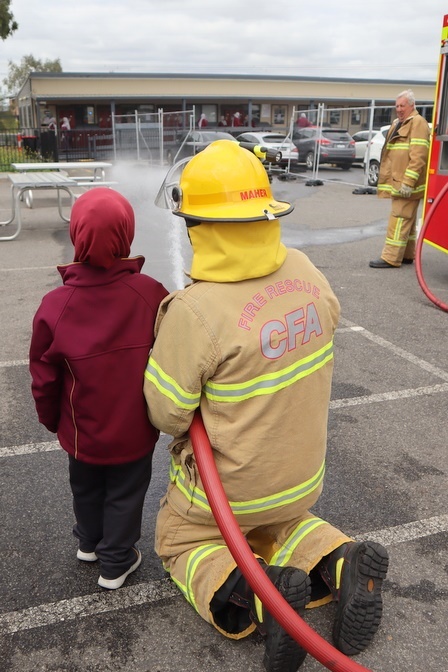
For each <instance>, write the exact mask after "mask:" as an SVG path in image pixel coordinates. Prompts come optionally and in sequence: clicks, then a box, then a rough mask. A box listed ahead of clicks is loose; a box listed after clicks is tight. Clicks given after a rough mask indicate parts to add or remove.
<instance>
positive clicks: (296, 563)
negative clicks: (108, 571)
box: [155, 484, 352, 639]
mask: <svg viewBox="0 0 448 672" xmlns="http://www.w3.org/2000/svg"><path fill="white" fill-rule="evenodd" d="M173 489H176V486H175V485H173V484H172V485H170V488H169V490H168V496H167V497H165V498H164V499H163V500H162V506H161V509H160V511H159V514H158V517H157V526H156V543H155V550H156V552H157V554H158V555H159V557H160V558H161V559H162V562H163V565H164V567H165V569H166V570H167V571H168V572H169V573H170V575H171V578H172V579H173V581H174V582H175V583H176V585H177V586H178V588H179V589H180V590H181V592H182V593H183V595H184V597H185V598H186V599H187V600H188V602H189V603H190V604H191V605H192V606H193V607H194V609H196V611H197V612H198V613H199V614H200V616H202V618H203V619H204V620H206V621H207V622H209V623H211V624H212V625H213V626H214V627H215V628H216V629H217V630H219V631H220V632H221V633H222V634H223V635H225V636H226V637H229V638H231V639H241V638H242V637H246V636H247V635H249V634H250V633H251V632H253V631H254V630H255V625H254V624H253V623H252V622H250V620H249V619H248V618H247V619H246V623H245V625H244V626H243V625H242V626H241V630H240V631H238V632H235V631H233V632H229V631H228V630H226V629H225V626H222V623H223V622H226V619H219V621H220V622H217V620H216V618H215V615H214V613H213V611H212V609H211V603H212V600H213V597H214V595H215V593H216V592H217V591H218V590H219V589H220V588H221V587H222V586H223V585H224V584H225V583H226V581H227V580H228V579H229V577H230V575H231V573H232V572H233V570H234V569H235V568H236V563H235V560H234V559H233V557H232V555H231V553H230V551H229V550H228V548H227V546H226V543H225V541H224V539H223V537H222V536H221V533H220V531H219V528H218V526H217V525H216V523H215V521H214V518H213V514H211V513H210V512H204V511H202V510H200V509H199V507H195V506H191V507H190V508H188V509H186V510H185V509H184V510H182V511H181V510H180V509H179V508H178V507H177V506H173V502H172V501H170V497H169V493H170V491H171V492H172V493H173ZM173 499H174V501H175V500H176V494H174V498H173ZM294 508H296V509H297V510H296V515H294V517H293V519H290V520H281V515H279V511H278V509H277V510H276V511H275V512H269V513H267V512H263V513H261V514H250V515H249V516H244V517H243V516H238V517H237V520H238V523H239V526H240V529H241V531H242V533H243V534H244V536H245V537H246V539H247V541H248V543H249V546H250V547H251V549H252V551H253V553H254V555H255V556H256V557H259V558H262V559H263V560H264V561H265V562H266V563H268V564H271V565H278V566H293V567H298V568H300V569H302V570H304V571H305V572H307V574H309V573H310V572H311V570H312V569H313V567H315V566H316V565H317V564H318V563H319V561H320V560H321V559H322V558H323V557H324V556H325V555H328V554H329V553H331V552H332V551H333V550H334V549H336V548H338V547H339V546H341V545H342V544H344V543H346V542H347V541H352V539H350V538H349V537H347V536H346V535H345V534H344V533H342V532H341V531H340V530H338V529H336V528H335V527H333V526H332V525H330V524H329V523H327V522H325V521H324V520H322V519H321V518H318V517H316V516H314V515H313V514H312V513H310V512H309V511H308V510H306V509H303V508H302V509H299V508H298V507H294ZM291 509H292V507H291V506H288V507H287V512H288V514H289V515H291V513H292V510H291ZM285 513H286V512H285ZM243 518H244V520H242V519H243ZM269 518H272V522H271V521H269V520H268V522H266V519H269ZM274 520H275V521H278V522H274ZM331 599H332V597H331V595H330V594H328V592H327V594H326V596H325V598H324V599H320V600H319V602H315V603H314V604H313V603H311V604H310V605H309V606H319V605H320V604H325V603H327V602H330V601H331ZM229 608H235V607H234V605H229ZM239 620H240V621H241V622H244V620H245V619H239Z"/></svg>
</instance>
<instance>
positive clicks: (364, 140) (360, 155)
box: [352, 128, 378, 163]
mask: <svg viewBox="0 0 448 672" xmlns="http://www.w3.org/2000/svg"><path fill="white" fill-rule="evenodd" d="M377 131H378V129H377V128H374V129H372V130H371V131H369V130H364V131H356V133H353V135H352V138H353V140H354V141H355V157H356V158H355V163H363V162H364V156H365V153H366V149H367V145H368V144H369V142H370V140H372V138H373V136H374V135H375V133H377Z"/></svg>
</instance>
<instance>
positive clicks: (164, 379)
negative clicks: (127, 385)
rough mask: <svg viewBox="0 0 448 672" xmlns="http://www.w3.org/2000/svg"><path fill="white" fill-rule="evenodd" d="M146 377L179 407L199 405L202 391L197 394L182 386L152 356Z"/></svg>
mask: <svg viewBox="0 0 448 672" xmlns="http://www.w3.org/2000/svg"><path fill="white" fill-rule="evenodd" d="M145 378H146V379H147V380H149V381H150V382H151V383H152V384H153V385H154V386H155V387H156V388H157V390H158V391H159V392H160V393H161V394H163V395H164V396H165V397H168V398H169V399H171V401H173V402H174V403H175V404H176V406H177V407H178V408H185V409H187V410H195V409H196V408H198V406H199V400H200V398H201V393H200V392H197V393H196V394H194V393H191V392H187V391H186V390H183V389H182V388H181V386H180V385H179V384H178V383H176V381H175V380H174V378H171V376H169V375H168V374H167V373H165V371H163V369H162V368H161V367H160V366H159V365H158V364H157V363H156V362H155V361H154V359H153V358H152V357H150V358H149V360H148V364H147V366H146V370H145Z"/></svg>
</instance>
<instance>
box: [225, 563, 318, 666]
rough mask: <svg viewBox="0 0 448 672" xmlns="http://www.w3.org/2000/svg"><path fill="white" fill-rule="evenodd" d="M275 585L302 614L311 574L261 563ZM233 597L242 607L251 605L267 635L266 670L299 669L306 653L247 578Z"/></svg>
mask: <svg viewBox="0 0 448 672" xmlns="http://www.w3.org/2000/svg"><path fill="white" fill-rule="evenodd" d="M260 564H261V565H262V567H263V569H264V571H265V572H266V574H267V576H268V577H269V579H270V580H271V581H272V583H273V584H274V586H275V587H276V588H277V590H278V591H279V592H280V594H281V595H282V596H283V597H284V598H285V600H286V601H287V602H288V604H289V605H290V606H291V607H292V608H293V609H294V611H295V612H296V613H297V614H299V615H300V616H303V614H304V612H305V606H306V605H307V604H308V602H309V601H310V596H311V582H310V578H309V576H308V575H307V574H306V573H305V572H304V571H302V570H301V569H297V568H295V567H277V566H274V565H272V566H267V565H264V564H262V563H260ZM230 600H231V601H232V602H234V603H235V604H239V605H240V606H243V605H245V606H248V607H249V609H250V617H251V620H252V621H253V622H254V623H255V625H256V626H257V629H258V630H259V631H260V633H261V634H262V635H263V636H264V637H265V640H266V641H265V654H264V658H263V664H264V666H265V668H266V671H267V672H296V671H297V670H298V669H299V667H300V666H301V664H302V663H303V661H304V660H305V657H306V654H307V652H306V651H305V649H303V648H302V647H301V646H300V644H298V643H297V642H296V641H295V640H294V639H293V638H292V637H291V636H290V635H288V633H287V632H286V631H285V630H284V629H283V628H282V627H281V626H280V625H279V624H278V623H277V621H276V620H275V618H274V617H273V616H271V614H270V613H269V612H268V610H267V609H265V608H264V606H263V605H262V603H261V601H260V600H259V598H258V597H256V595H254V593H253V591H252V590H251V588H250V587H249V585H248V583H247V582H246V580H245V579H244V578H243V577H242V579H241V580H240V581H239V582H238V586H237V587H236V590H235V592H234V593H232V595H231V598H230Z"/></svg>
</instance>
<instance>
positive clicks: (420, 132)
mask: <svg viewBox="0 0 448 672" xmlns="http://www.w3.org/2000/svg"><path fill="white" fill-rule="evenodd" d="M395 110H396V112H397V118H396V119H395V121H393V123H392V124H391V127H390V129H389V131H388V133H387V136H386V139H385V142H384V146H383V149H382V152H381V160H380V170H379V175H378V187H377V193H378V196H379V197H380V198H390V199H391V200H392V207H391V212H390V216H389V222H388V225H387V232H386V240H385V243H384V247H383V250H382V252H381V257H380V258H379V259H375V260H374V261H371V262H369V266H370V267H371V268H400V266H401V265H402V264H412V262H413V261H414V256H415V247H416V240H417V211H418V206H419V203H420V201H421V199H422V198H423V196H424V195H425V184H426V168H427V163H428V155H429V126H428V122H427V121H426V119H424V118H423V117H422V116H421V115H420V114H419V113H418V112H417V110H416V109H415V96H414V94H413V92H412V91H411V90H410V89H407V90H406V91H402V92H401V93H400V94H398V96H397V99H396V101H395Z"/></svg>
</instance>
